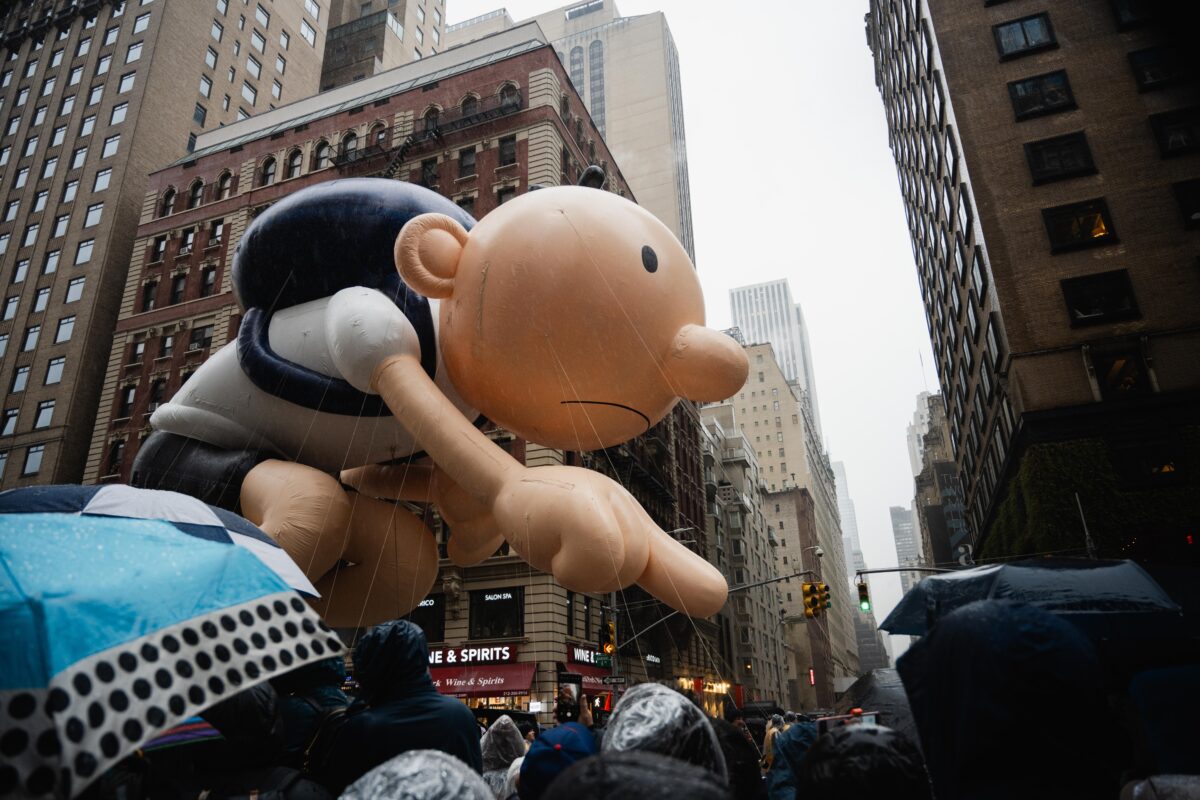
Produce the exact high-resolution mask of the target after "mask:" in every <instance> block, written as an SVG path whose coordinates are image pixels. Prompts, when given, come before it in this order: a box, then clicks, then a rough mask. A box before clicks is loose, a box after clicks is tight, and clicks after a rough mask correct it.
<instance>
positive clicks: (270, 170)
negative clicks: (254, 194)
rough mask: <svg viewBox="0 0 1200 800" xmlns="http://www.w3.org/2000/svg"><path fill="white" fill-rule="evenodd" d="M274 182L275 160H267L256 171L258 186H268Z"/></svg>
mask: <svg viewBox="0 0 1200 800" xmlns="http://www.w3.org/2000/svg"><path fill="white" fill-rule="evenodd" d="M274 182H275V159H274V158H268V159H267V160H266V161H264V162H263V163H262V166H261V167H259V170H258V185H259V186H270V185H271V184H272V183H274Z"/></svg>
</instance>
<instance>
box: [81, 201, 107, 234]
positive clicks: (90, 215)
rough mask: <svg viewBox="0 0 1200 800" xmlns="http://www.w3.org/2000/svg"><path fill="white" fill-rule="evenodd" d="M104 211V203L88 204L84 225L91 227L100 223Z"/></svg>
mask: <svg viewBox="0 0 1200 800" xmlns="http://www.w3.org/2000/svg"><path fill="white" fill-rule="evenodd" d="M103 213H104V203H93V204H92V205H90V206H88V208H87V213H86V214H84V217H83V227H85V228H91V227H93V226H95V225H99V224H100V217H101V215H103Z"/></svg>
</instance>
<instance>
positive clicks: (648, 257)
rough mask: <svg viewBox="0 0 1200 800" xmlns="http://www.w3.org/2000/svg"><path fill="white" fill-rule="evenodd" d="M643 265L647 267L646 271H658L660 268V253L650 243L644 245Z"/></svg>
mask: <svg viewBox="0 0 1200 800" xmlns="http://www.w3.org/2000/svg"><path fill="white" fill-rule="evenodd" d="M642 266H643V267H645V268H646V272H656V271H657V270H658V255H657V254H655V252H654V248H653V247H651V246H650V245H645V246H644V247H642Z"/></svg>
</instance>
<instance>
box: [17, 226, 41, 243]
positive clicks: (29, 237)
mask: <svg viewBox="0 0 1200 800" xmlns="http://www.w3.org/2000/svg"><path fill="white" fill-rule="evenodd" d="M39 228H41V225H39V224H38V223H36V222H35V223H34V224H32V225H29V226H27V227H26V228H25V238H24V239H23V240H22V241H21V246H22V247H30V246H32V245H33V243H34V242H36V241H37V236H38V229H39Z"/></svg>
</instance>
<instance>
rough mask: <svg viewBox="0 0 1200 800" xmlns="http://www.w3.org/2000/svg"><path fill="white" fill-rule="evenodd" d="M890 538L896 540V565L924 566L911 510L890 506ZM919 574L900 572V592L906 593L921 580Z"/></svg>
mask: <svg viewBox="0 0 1200 800" xmlns="http://www.w3.org/2000/svg"><path fill="white" fill-rule="evenodd" d="M888 511H889V512H890V513H891V515H892V538H894V539H895V540H896V564H897V566H901V567H919V566H921V565H922V564H924V563H925V562H924V558H923V556H922V555H921V534H920V529H919V528H918V527H917V525H916V518H915V517H914V516H913V512H912V509H911V508H903V507H901V506H892V507H891V508H889V509H888ZM921 577H922V576H921V573H919V572H901V573H900V590H901V591H902V592H904V593H907V592H908V590H909V589H911V588H912V587H913V586H915V585H916V584H917V583H919V582H920V580H921Z"/></svg>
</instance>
